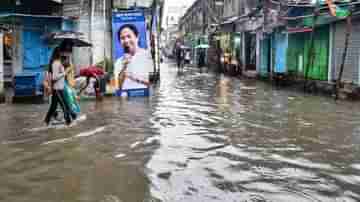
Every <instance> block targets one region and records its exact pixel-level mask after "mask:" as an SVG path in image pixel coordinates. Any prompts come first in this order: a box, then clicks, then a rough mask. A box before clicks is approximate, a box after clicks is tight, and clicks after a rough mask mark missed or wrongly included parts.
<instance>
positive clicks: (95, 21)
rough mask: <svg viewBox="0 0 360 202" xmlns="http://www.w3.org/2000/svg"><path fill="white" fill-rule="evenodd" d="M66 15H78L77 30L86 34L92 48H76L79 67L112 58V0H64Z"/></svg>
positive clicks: (76, 64)
mask: <svg viewBox="0 0 360 202" xmlns="http://www.w3.org/2000/svg"><path fill="white" fill-rule="evenodd" d="M63 3H64V7H63V10H64V15H65V16H75V17H78V21H77V26H76V31H78V32H82V33H84V34H85V38H86V39H87V40H88V41H90V42H91V43H92V44H93V47H92V48H87V47H81V48H75V49H74V54H73V56H74V59H73V63H74V65H75V66H76V67H77V70H79V68H81V67H84V66H88V65H91V64H96V63H98V62H101V61H102V60H104V58H111V54H112V53H111V49H112V48H111V47H112V44H111V43H112V38H111V0H64V2H63Z"/></svg>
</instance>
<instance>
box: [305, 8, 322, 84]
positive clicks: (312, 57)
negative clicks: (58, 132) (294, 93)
mask: <svg viewBox="0 0 360 202" xmlns="http://www.w3.org/2000/svg"><path fill="white" fill-rule="evenodd" d="M318 16H319V13H318V11H317V10H316V11H315V12H314V18H313V20H314V22H313V25H312V31H311V35H310V49H309V54H308V63H307V64H306V66H305V82H304V91H306V89H307V84H308V79H309V70H310V68H312V67H313V65H314V60H315V50H314V41H315V29H316V21H317V19H318Z"/></svg>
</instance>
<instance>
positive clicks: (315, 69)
mask: <svg viewBox="0 0 360 202" xmlns="http://www.w3.org/2000/svg"><path fill="white" fill-rule="evenodd" d="M310 35H311V33H310V32H304V33H295V34H289V47H288V50H287V68H288V72H289V73H293V74H297V75H302V76H304V74H305V68H307V65H308V64H307V63H308V62H310V60H309V50H310V45H311V44H310ZM314 40H315V41H314V49H315V60H314V65H313V66H311V67H310V69H309V72H308V73H309V74H308V76H309V78H311V79H315V80H327V79H328V61H329V60H328V58H329V27H328V26H322V27H319V28H316V30H315V39H314Z"/></svg>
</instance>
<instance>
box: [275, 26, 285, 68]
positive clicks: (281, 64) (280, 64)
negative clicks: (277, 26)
mask: <svg viewBox="0 0 360 202" xmlns="http://www.w3.org/2000/svg"><path fill="white" fill-rule="evenodd" d="M274 44H275V66H274V72H275V73H285V72H286V50H287V47H288V38H287V35H286V34H284V33H280V32H275V34H274Z"/></svg>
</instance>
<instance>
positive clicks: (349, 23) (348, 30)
mask: <svg viewBox="0 0 360 202" xmlns="http://www.w3.org/2000/svg"><path fill="white" fill-rule="evenodd" d="M351 15H352V11H351V12H350V15H349V16H348V17H347V18H346V36H345V47H344V52H343V55H342V61H341V66H340V72H339V76H338V78H337V80H336V90H335V100H337V99H338V98H339V89H340V87H341V78H342V75H343V72H344V67H345V61H346V56H347V52H348V47H349V40H350V35H351V30H352V18H351Z"/></svg>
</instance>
